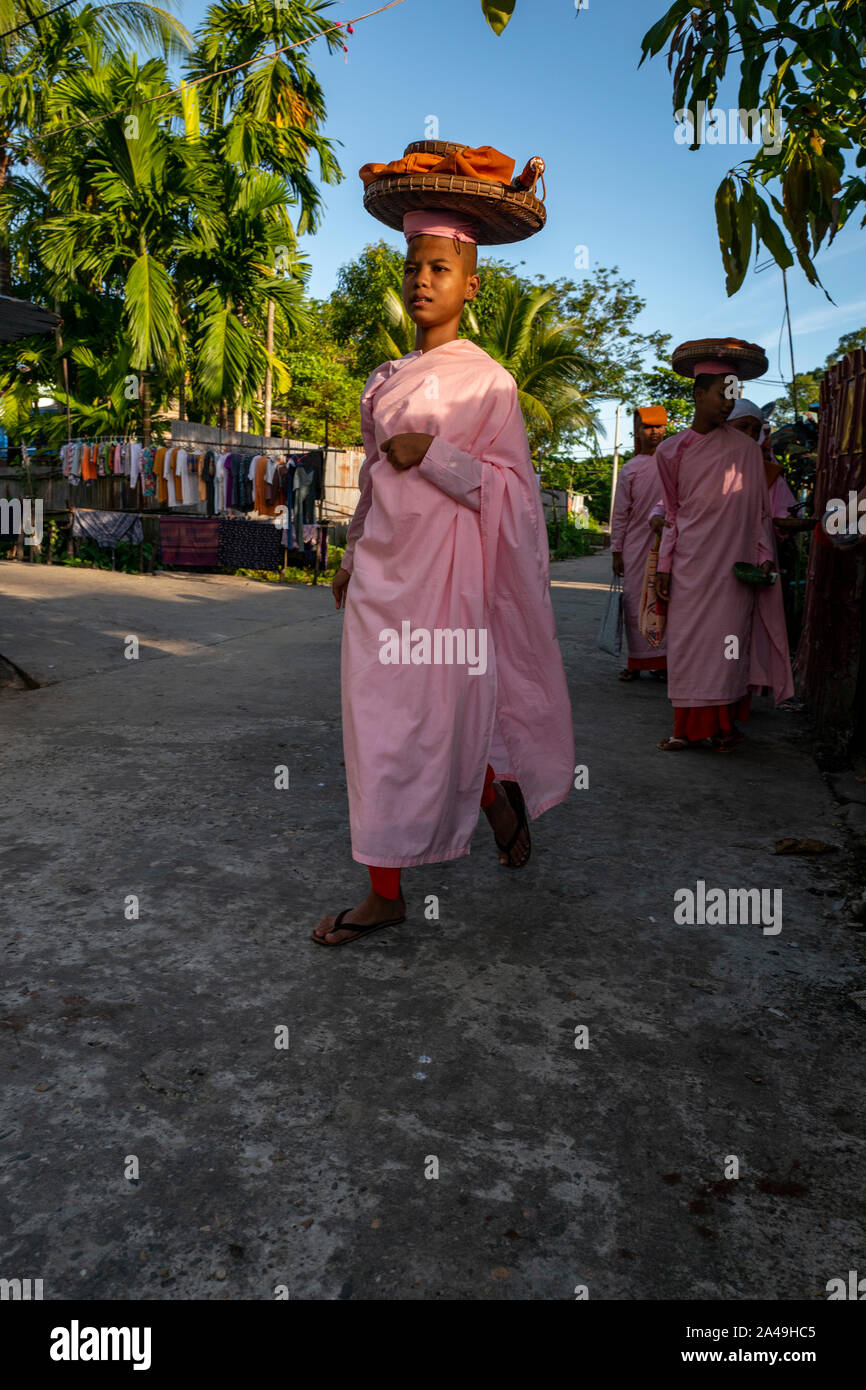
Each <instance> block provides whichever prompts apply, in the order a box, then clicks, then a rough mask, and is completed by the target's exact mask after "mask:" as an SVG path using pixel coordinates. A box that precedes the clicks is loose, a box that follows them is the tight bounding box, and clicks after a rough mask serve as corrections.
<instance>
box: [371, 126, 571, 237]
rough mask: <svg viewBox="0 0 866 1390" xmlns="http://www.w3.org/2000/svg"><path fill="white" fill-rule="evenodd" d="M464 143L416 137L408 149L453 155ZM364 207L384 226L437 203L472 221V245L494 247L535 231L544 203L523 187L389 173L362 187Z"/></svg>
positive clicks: (400, 225)
mask: <svg viewBox="0 0 866 1390" xmlns="http://www.w3.org/2000/svg"><path fill="white" fill-rule="evenodd" d="M468 148H469V147H468V146H467V145H459V144H453V143H451V142H450V141H447V140H416V141H415V142H414V143H413V144H411V145H407V146H406V149H405V150H404V151H403V154H404V157H405V156H406V155H410V154H438V155H443V156H444V155H446V154H453V153H454V152H455V151H457V150H465V149H468ZM364 207H365V208H366V209H367V211H368V212H370V213H372V214H373V216H374V217H377V218H378V219H379V221H380V222H384V223H385V225H386V227H393V228H394V229H395V230H396V231H402V230H403V214H404V213H407V212H429V211H432V210H434V209H437V208H443V209H445V210H447V211H448V212H460V213H463V215H464V216H465V217H471V218H472V219H473V221H474V222H476V223H477V224H478V244H479V245H480V246H499V245H504V244H505V243H506V242H510V241H523V239H524V238H525V237H529V236H533V235H534V233H535V232H540V231H541V228H542V227H543V226H544V224H545V221H546V220H547V213H546V212H545V209H544V203H543V202H542V201H541V199H540V198H536V196H535V194H534V193H532V192H531V191H530V190H529V189H528V188H522V187H516V186H515V185H514V184H507V183H498V182H494V181H493V180H491V179H467V178H462V177H458V176H457V175H456V174H436V173H428V174H389V175H386V176H385V177H384V178H380V179H376V181H375V182H374V183H371V184H369V185H368V186H367V188H366V189H365V190H364Z"/></svg>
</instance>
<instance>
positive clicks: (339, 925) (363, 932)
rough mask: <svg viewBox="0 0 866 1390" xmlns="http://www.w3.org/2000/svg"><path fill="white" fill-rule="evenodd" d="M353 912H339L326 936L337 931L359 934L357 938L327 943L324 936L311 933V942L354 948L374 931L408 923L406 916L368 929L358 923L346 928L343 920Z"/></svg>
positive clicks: (348, 909)
mask: <svg viewBox="0 0 866 1390" xmlns="http://www.w3.org/2000/svg"><path fill="white" fill-rule="evenodd" d="M351 911H352V909H351V908H350V907H344V908H343V911H342V912H338V913H337V915H336V917H335V918H334V925H333V926H332V927H331V931H330V932H326V935H327V936H330V935H331V932H335V931H353V932H357V936H348V937H346V940H345V941H326V940H325V938H324V937H323V936H316V933H315V932H311V933H310V940H311V941H315V943H316V945H317V946H331V947H334V946H352V945H354V943H355V942H356V941H360V939H361V937H362V936H369V935H370V934H371V933H372V932H374V931H382V929H383V927H396V926H399V924H400V923H401V922H405V921H406V918H405V916H403V917H390V918H389V919H388V921H387V922H372V923H371V924H370V926H368V927H362V926H359V925H358V924H357V923H356V922H347V923H346V925H345V927H344V926H343V918H344V917H345V916H346V914H347V913H349V912H351Z"/></svg>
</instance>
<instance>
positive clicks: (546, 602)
mask: <svg viewBox="0 0 866 1390" xmlns="http://www.w3.org/2000/svg"><path fill="white" fill-rule="evenodd" d="M404 230H405V233H406V238H407V244H408V250H407V262H406V268H407V269H406V275H405V276H404V301H405V302H406V305H407V309H408V310H409V312H410V313H411V314H412V317H413V319H414V320H415V323H416V325H417V327H418V333H417V337H416V341H419V342H420V343H421V346H420V347H419V348H416V349H415V351H414V352H410V353H408V354H407V355H406V356H405V357H402V358H400V359H399V360H398V361H389V362H384V363H383V364H382V366H380V367H378V368H377V369H376V371H374V372H373V374H372V376H371V377H370V378H369V380H368V382H367V384H366V386H365V388H364V391H363V394H362V397H361V424H362V430H363V436H364V445H365V450H366V458H365V461H364V464H363V466H362V468H361V474H360V486H361V498H360V501H359V503H358V506H357V509H356V512H355V515H354V517H353V520H352V523H351V525H350V527H349V532H348V537H347V543H346V553H345V557H344V559H343V562H342V568H341V571H340V573H339V574H338V576H337V578H336V579H335V581H334V592H335V596H337V603H338V606H340V600H341V597H342V595H343V593H345V595H346V597H345V622H344V627H343V646H342V710H343V747H344V753H345V764H346V780H347V784H348V791H349V819H350V825H351V835H352V856H353V858H354V859H355V860H357V861H358V862H359V863H361V864H366V865H368V866H369V867H370V878H371V883H372V890H371V893H370V895H369V897H368V898H367V899H366V900H365V902H364V903H363V904H362V905H361V906H360V907H358V908H355V909H352V910H349V909H347V910H345V911H343V912H341V913H339V914H338V915H337V916H336V917H335V918H334V917H326V918H323V919H322V921H321V922H320V923H319V926H318V927H317V928H316V930H315V932H314V933H313V937H314V939H315V940H317V941H318V942H319V943H320V944H322V945H331V946H337V945H343V944H348V943H349V941H353V940H357V939H358V937H359V936H360V935H362V934H366V932H367V931H368V930H373V929H376V928H377V927H378V926H381V925H389V924H391V923H393V922H397V921H401V920H403V916H402V915H399V914H401V913H403V912H404V911H405V908H404V905H403V900H402V894H401V889H400V870H401V869H402V868H404V867H407V866H410V865H417V864H432V863H439V862H441V861H443V860H448V859H457V858H459V857H460V856H462V855H466V854H468V853H469V845H470V841H471V839H472V835H473V832H474V830H475V826H476V823H477V820H478V811H479V805H480V804H481V805H484V806H485V809H486V810H487V813H488V818H489V819H490V821H491V825H492V826H493V828H494V835H495V836H496V838H497V843H498V845H499V846H500V851H502V849H503V844H504V843H505V842H510V845H511V848H509V849H506V852H505V853H502V852H501V853H500V863H505V864H509V865H511V866H512V867H515V868H516V867H520V866H521V865H522V864H523V863H525V862H526V859H527V858H528V849H529V843H528V834H526V833H525V832H524V834H523V835H521V839H520V841H519V842H518V840H517V831H516V830H515V829H514V827H515V826H517V825H518V824H519V812H520V810H521V809H522V806H521V802H520V796H519V793H517V792H516V790H515V788H516V786H518V785H519V789H521V790H522V796H523V797H524V798H525V809H526V814H527V816H528V818H529V819H534V818H535V817H536V816H539V815H541V813H542V812H543V811H545V810H547V809H548V808H549V807H552V806H555V805H556V804H557V803H558V802H561V801H564V800H565V798H566V797H567V796H568V794H569V791H570V790H571V787H572V778H573V769H574V744H573V735H572V722H571V708H570V704H569V699H568V690H567V686H566V679H565V672H564V669H563V664H562V657H561V654H560V650H559V645H558V642H557V637H556V629H555V624H554V618H553V610H552V607H551V602H550V594H549V589H548V584H549V555H548V544H547V531H546V527H545V523H544V515H543V510H542V505H541V498H540V494H539V488H538V482H537V479H536V477H535V474H534V471H533V467H532V461H531V458H530V453H529V446H528V443H527V438H526V429H525V426H524V423H523V417H522V415H521V412H520V406H519V404H518V399H517V388H516V385H515V382H514V379H513V377H511V375H510V374H509V373H508V372H507V371H506V370H505V368H504V367H501V366H500V365H499V364H498V363H497V362H495V361H494V360H493V359H492V358H491V357H489V356H488V354H487V353H486V352H484V351H483V350H482V349H481V348H479V347H477V346H476V345H475V344H474V343H472V342H469V341H468V340H466V339H458V338H457V327H458V325H459V322H460V313H461V312H462V308H463V303H464V300H465V299H466V298H472V297H474V294H475V293H477V285H478V283H480V282H479V281H478V277H477V276H476V275H474V273H472V272H474V265H475V255H474V251H475V248H474V236H473V230H472V226H471V224H469V223H467V222H465V221H462V222H461V221H458V220H456V219H455V218H454V217H453V216H451V215H448V214H445V213H443V212H441V211H440V212H438V213H427V214H425V213H409V214H407V215H406V220H405V223H404ZM455 237H456V238H457V242H456V245H455V240H454V239H455ZM461 243H468V244H469V245H470V246H471V254H470V253H467V252H466V251H465V248H462V247H461ZM468 270H469V271H470V273H469V274H468V275H467V271H468ZM347 586H348V587H347ZM437 632H438V633H439V634H440V635H441V634H443V633H446V634H447V637H445V638H442V637H441V636H440V642H441V647H440V660H439V661H438V663H437V660H436V647H435V643H436V640H437V639H436V634H437ZM454 633H457V634H461V633H462V634H464V636H465V660H464V661H463V662H462V663H461V662H460V661H459V659H458V657H459V651H458V650H457V649H455V648H453V647H451V642H450V641H449V640H448V638H450V636H451V634H454ZM448 648H451V650H452V659H451V661H450V662H449V660H448V657H447V655H446V654H445V653H446V650H447V649H448ZM494 777H495V779H496V782H495V783H494ZM499 784H504V785H505V788H506V790H507V791H508V793H509V795H508V796H506V794H505V791H503V786H501V785H499ZM512 796H514V797H515V799H514V800H511V797H512ZM509 802H510V804H509ZM497 826H498V827H499V829H500V831H501V833H500V834H497ZM509 832H510V833H509ZM512 851H513V852H512ZM395 911H396V913H397V914H398V915H396V916H395Z"/></svg>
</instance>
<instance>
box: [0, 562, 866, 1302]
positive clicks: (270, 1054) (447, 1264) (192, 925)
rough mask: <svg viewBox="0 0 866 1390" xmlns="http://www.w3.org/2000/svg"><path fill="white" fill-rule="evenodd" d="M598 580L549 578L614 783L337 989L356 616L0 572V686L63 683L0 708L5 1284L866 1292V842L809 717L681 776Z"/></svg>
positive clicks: (786, 717) (432, 891)
mask: <svg viewBox="0 0 866 1390" xmlns="http://www.w3.org/2000/svg"><path fill="white" fill-rule="evenodd" d="M608 567H609V561H608V560H606V559H604V558H603V557H599V558H591V559H584V560H575V561H570V562H567V563H562V564H558V565H555V566H554V567H553V572H554V573H553V591H552V592H553V598H554V604H555V608H556V613H557V621H558V625H559V632H560V636H561V643H562V650H563V654H564V657H565V660H566V665H567V669H568V672H569V679H570V687H571V694H572V701H573V707H574V722H575V733H576V743H577V750H578V759H579V762H580V763H581V764H585V765H586V767H587V769H588V780H589V785H588V787H586V788H581V789H580V790H575V791H574V792H573V793H572V797H571V799H570V800H569V801H568V802H566V803H565V804H564V805H562V806H560V807H557V808H556V809H554V810H553V811H551V812H549V813H548V814H546V815H545V816H543V817H542V818H541V819H540V820H539V821H536V822H534V823H533V857H532V861H531V864H530V866H529V867H528V868H527V869H526V870H525V871H521V872H519V873H515V872H511V871H509V870H507V869H501V868H500V867H499V866H498V864H497V861H496V854H495V849H494V846H493V843H492V840H491V837H490V832H489V828H488V826H487V824H486V822H485V821H484V820H483V819H482V821H481V824H480V825H479V828H478V832H477V835H476V839H475V841H474V844H473V853H472V855H471V856H470V857H469V858H466V859H462V860H458V861H456V862H454V863H452V864H446V865H431V866H427V867H424V868H418V869H413V870H408V871H406V873H405V875H404V885H405V891H406V896H407V900H408V903H409V913H410V916H409V920H408V921H407V922H406V924H405V925H404V926H402V927H399V928H396V929H394V930H392V931H389V932H385V933H381V934H378V935H375V936H373V937H371V938H370V939H369V940H367V941H364V942H361V943H360V944H358V945H357V946H354V947H350V948H347V949H346V950H342V951H338V952H328V951H325V950H322V949H321V948H317V947H315V946H314V945H313V944H312V943H311V942H310V941H309V939H308V937H309V932H310V931H311V929H312V926H313V925H314V924H315V922H316V921H317V920H318V918H319V916H320V915H321V913H322V912H323V911H324V910H331V911H336V910H338V909H339V908H341V907H344V906H348V905H350V904H351V903H354V902H356V901H357V900H358V899H359V897H360V896H361V895H362V894H363V893H364V892H365V891H366V875H365V873H364V871H363V870H362V869H361V867H360V866H359V865H356V864H354V863H353V861H352V859H351V857H350V853H349V844H348V831H347V808H346V794H345V783H344V770H343V765H342V747H341V739H340V704H339V639H340V627H341V624H342V621H343V618H342V615H341V614H337V613H336V612H335V611H334V607H333V600H332V599H331V597H330V594H329V592H328V591H327V590H326V589H320V590H316V589H312V588H281V589H276V588H274V589H271V588H269V587H267V586H265V585H260V584H256V583H253V582H250V581H245V580H238V579H233V578H221V577H197V578H196V577H188V576H184V575H160V576H156V577H154V578H147V577H138V576H135V577H133V576H125V575H112V574H108V573H103V572H94V571H87V570H72V569H63V568H50V569H46V568H43V567H36V566H30V565H27V564H14V563H12V562H4V563H2V564H0V653H2V655H3V656H4V657H5V658H7V660H8V661H11V662H12V663H14V664H15V666H17V667H18V668H19V670H21V671H23V672H25V673H26V674H27V675H28V676H29V677H30V679H31V681H35V682H39V687H38V688H35V689H28V688H26V685H22V684H21V682H20V681H16V680H11V679H10V681H9V682H8V683H7V684H5V685H2V687H0V720H2V746H0V771H2V774H3V789H4V795H3V805H2V811H0V817H2V841H0V864H2V871H3V876H2V885H3V886H2V904H3V909H2V910H3V918H4V923H3V932H2V941H3V950H4V963H5V969H4V972H3V977H4V981H5V989H4V993H3V998H2V1004H0V1023H2V1027H0V1040H2V1047H3V1068H4V1074H5V1076H6V1078H7V1083H10V1084H7V1088H6V1100H5V1102H4V1106H5V1109H4V1114H3V1120H2V1126H0V1135H2V1145H0V1148H2V1159H0V1161H2V1167H0V1173H2V1189H3V1191H2V1199H3V1200H2V1216H0V1220H2V1223H3V1228H4V1229H3V1233H2V1241H0V1251H2V1259H0V1276H2V1277H5V1278H14V1277H18V1278H41V1279H43V1280H44V1293H45V1297H46V1298H51V1299H67V1298H76V1297H78V1298H86V1299H101V1298H107V1299H119V1300H127V1299H129V1300H137V1299H193V1298H196V1299H221V1298H222V1299H226V1298H231V1299H237V1298H242V1299H272V1298H274V1297H276V1296H279V1295H281V1294H288V1296H290V1297H291V1298H292V1299H350V1298H355V1299H420V1300H431V1299H437V1298H442V1299H458V1298H459V1299H468V1300H474V1299H491V1300H498V1299H556V1300H566V1299H567V1300H571V1299H573V1298H574V1297H575V1289H576V1288H577V1287H578V1286H584V1287H585V1288H586V1290H587V1292H588V1296H589V1298H590V1299H676V1298H685V1297H697V1298H701V1299H709V1300H715V1299H745V1298H757V1299H778V1298H796V1299H824V1298H826V1284H827V1281H828V1280H829V1279H831V1278H835V1277H839V1276H843V1277H846V1276H847V1271H848V1270H849V1269H857V1268H861V1267H862V1264H863V1244H862V1189H863V1178H862V1175H863V1164H864V1139H863V1128H862V1076H863V1066H862V1035H863V1023H864V1015H863V1006H864V1003H866V994H864V993H863V991H864V984H866V970H864V942H866V937H864V929H863V924H862V922H861V921H859V920H858V919H857V918H856V917H849V916H847V915H846V913H845V912H844V911H842V912H841V913H840V912H839V911H838V910H837V911H836V912H834V911H833V910H832V909H833V906H834V904H838V903H839V902H840V901H841V900H842V899H843V895H844V893H845V890H846V887H847V888H848V889H849V890H850V886H851V882H852V876H854V875H855V874H856V873H857V872H858V870H857V867H856V865H857V863H858V860H857V857H856V856H857V854H858V852H859V851H858V848H857V845H856V843H855V842H854V840H853V839H852V835H851V826H850V824H849V823H848V820H847V819H846V815H845V814H844V809H840V806H839V803H838V801H837V800H836V799H834V797H833V795H832V794H831V792H830V790H829V789H828V787H827V785H826V784H825V782H824V781H823V780H822V779H821V777H820V776H819V775H818V772H817V770H816V768H815V765H814V764H813V762H812V761H811V758H810V757H809V754H808V748H807V745H806V742H805V739H804V734H803V720H802V716H798V715H790V714H780V713H773V712H771V711H770V710H769V708H768V706H767V705H766V702H758V709H757V712H756V715H755V717H754V719H753V721H752V723H751V725H750V728H749V736H750V738H749V742H748V743H747V744H744V745H743V746H742V747H741V748H740V749H738V751H737V752H736V753H735V754H734V755H732V756H730V757H722V756H719V755H716V754H713V753H711V752H710V751H709V750H707V751H701V752H694V753H693V752H690V753H687V754H683V755H681V756H679V757H677V756H676V755H671V754H664V753H661V752H659V751H658V750H657V748H656V743H657V741H658V740H659V739H660V738H661V737H663V736H664V735H665V734H666V733H668V732H669V731H670V727H671V717H670V706H669V703H668V701H667V697H666V693H665V690H664V688H663V687H661V686H659V685H657V684H655V683H651V682H649V681H648V680H642V681H641V682H640V683H639V684H636V685H623V684H620V683H618V682H617V681H616V679H615V674H616V671H617V669H618V666H619V663H618V662H617V661H615V660H614V659H613V658H611V657H608V656H605V655H603V654H601V653H599V652H598V651H597V650H596V647H595V633H596V630H597V626H598V622H599V619H600V615H601V611H602V608H603V604H604V598H605V593H606V587H607V576H608ZM129 638H136V639H137V641H138V644H139V650H138V657H137V659H127V658H126V656H125V654H124V653H125V651H127V650H133V649H134V644H133V643H130V642H129V641H128V640H127V639H129ZM280 765H286V766H287V767H288V769H289V782H290V785H289V789H288V790H277V788H276V787H275V769H276V768H277V767H278V766H280ZM786 836H787V837H810V838H813V839H816V840H820V841H823V842H825V843H829V844H832V845H835V846H837V847H838V848H837V850H836V852H834V853H827V854H824V855H822V856H820V857H818V858H815V859H805V858H802V857H798V856H779V855H775V854H774V852H773V851H774V846H775V844H776V842H777V841H778V840H780V839H781V838H783V837H786ZM698 880H702V881H703V882H704V883H705V884H706V886H707V888H708V889H709V888H713V887H721V888H723V889H725V890H728V889H731V888H758V889H765V890H768V891H772V890H779V891H780V892H781V894H782V914H783V915H782V926H781V930H780V931H778V932H773V931H771V932H766V931H765V930H764V927H763V926H762V924H761V923H757V924H743V925H728V926H723V925H704V926H697V925H696V926H688V925H680V924H678V923H677V922H676V921H675V920H674V907H675V900H674V894H675V893H676V892H677V890H680V889H686V888H691V889H693V890H695V888H696V884H697V882H698ZM860 887H862V884H857V885H856V891H857V895H858V896H859V892H860ZM428 896H433V897H435V898H436V899H437V900H438V913H439V915H438V920H435V919H429V920H428V918H427V917H425V910H424V904H425V899H426V898H427V897H428ZM133 900H137V913H138V915H137V917H136V916H135V911H136V908H135V902H134V901H133ZM772 901H774V900H773V899H772V898H768V899H767V902H768V904H769V903H770V902H772ZM775 901H776V902H777V901H778V900H775ZM577 1030H586V1032H581V1031H577ZM286 1041H287V1044H288V1045H287V1046H278V1045H277V1044H280V1043H283V1042H286ZM582 1044H586V1045H585V1046H584V1045H582ZM437 1170H438V1176H435V1174H436V1172H437ZM734 1173H738V1176H733V1175H734ZM275 1291H276V1292H275Z"/></svg>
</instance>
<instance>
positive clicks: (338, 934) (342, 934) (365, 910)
mask: <svg viewBox="0 0 866 1390" xmlns="http://www.w3.org/2000/svg"><path fill="white" fill-rule="evenodd" d="M405 915H406V903H405V902H404V900H403V894H402V893H401V894H400V896H399V898H380V896H379V894H378V893H374V892H372V890H371V891H370V892H369V893H368V894H367V897H366V898H365V899H364V901H363V902H362V903H361V906H360V907H353V908H352V911H351V912H349V913H347V915H346V916H345V917H344V918H343V923H342V924H341V926H340V929H339V930H338V931H334V923H335V921H336V920H337V919H336V917H323V918H322V920H321V922H320V923H319V925H318V926H317V927H316V929H315V931H314V932H313V936H314V937H316V939H317V940H318V941H324V942H326V944H327V945H329V946H337V945H339V943H340V942H341V941H352V940H354V938H355V937H356V936H357V935H358V933H357V932H356V931H345V930H344V927H346V926H350V925H351V923H352V922H354V923H355V925H356V926H359V927H370V926H373V924H374V923H375V922H390V921H391V920H392V919H393V918H395V917H404V916H405Z"/></svg>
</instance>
